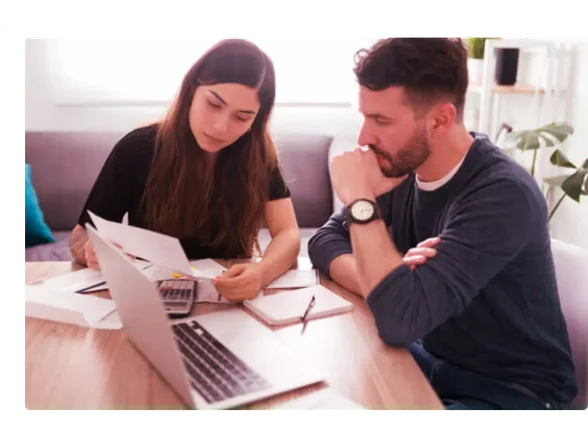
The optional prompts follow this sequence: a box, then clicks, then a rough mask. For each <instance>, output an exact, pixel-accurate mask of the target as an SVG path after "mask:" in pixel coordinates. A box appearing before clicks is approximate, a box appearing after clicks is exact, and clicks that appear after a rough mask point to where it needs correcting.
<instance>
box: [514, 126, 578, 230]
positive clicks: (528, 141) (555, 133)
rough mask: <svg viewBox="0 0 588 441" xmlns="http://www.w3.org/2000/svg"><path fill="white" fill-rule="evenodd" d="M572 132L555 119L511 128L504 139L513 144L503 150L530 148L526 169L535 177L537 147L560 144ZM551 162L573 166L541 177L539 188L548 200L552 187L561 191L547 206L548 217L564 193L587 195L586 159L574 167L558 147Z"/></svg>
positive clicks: (523, 150) (576, 195) (576, 197)
mask: <svg viewBox="0 0 588 441" xmlns="http://www.w3.org/2000/svg"><path fill="white" fill-rule="evenodd" d="M573 133H574V128H573V127H572V126H571V125H569V124H567V123H555V122H553V123H550V124H547V125H544V126H542V127H539V128H536V129H531V130H518V131H511V132H509V133H507V134H506V136H505V141H507V142H512V143H514V147H512V148H507V149H505V150H506V151H507V152H509V151H512V150H520V151H521V152H522V153H523V154H525V153H526V152H529V151H530V152H532V159H531V167H530V170H529V172H530V173H531V175H532V176H533V177H535V172H536V165H537V153H538V151H539V149H541V148H550V147H554V146H555V145H557V144H562V143H563V142H564V141H565V140H566V139H567V138H568V137H569V136H571V135H573ZM550 162H551V164H553V165H555V166H557V167H562V168H568V169H573V170H574V171H573V172H572V173H567V174H564V175H559V176H553V177H549V178H546V179H544V180H543V184H544V185H543V186H542V190H543V193H544V195H545V197H546V199H547V201H548V203H549V201H550V199H551V195H552V192H553V191H554V190H556V189H558V188H559V189H561V190H562V191H563V194H562V195H561V196H560V197H559V199H558V200H557V202H556V203H555V204H554V205H553V207H552V208H550V211H549V219H551V218H552V217H553V215H554V214H555V211H556V210H557V209H558V208H559V206H560V205H561V203H562V202H563V200H564V199H565V197H566V196H567V197H569V198H571V199H573V200H575V201H576V202H580V196H581V195H588V158H587V159H586V160H584V162H583V164H582V165H581V166H580V167H576V165H574V164H573V163H572V162H571V161H570V160H569V159H568V158H567V157H566V156H565V155H564V153H563V152H562V151H561V150H560V149H556V150H555V151H554V152H553V153H552V154H551V156H550Z"/></svg>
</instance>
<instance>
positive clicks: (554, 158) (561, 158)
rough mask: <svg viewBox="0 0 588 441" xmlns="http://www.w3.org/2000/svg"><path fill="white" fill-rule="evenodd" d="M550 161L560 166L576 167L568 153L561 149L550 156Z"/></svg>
mask: <svg viewBox="0 0 588 441" xmlns="http://www.w3.org/2000/svg"><path fill="white" fill-rule="evenodd" d="M549 161H550V162H551V163H552V164H553V165H557V166H558V167H566V168H576V166H575V165H574V164H572V163H571V162H570V160H569V159H568V158H567V157H566V155H564V154H563V153H562V152H561V150H559V149H557V150H556V151H555V152H553V154H552V155H551V157H550V158H549Z"/></svg>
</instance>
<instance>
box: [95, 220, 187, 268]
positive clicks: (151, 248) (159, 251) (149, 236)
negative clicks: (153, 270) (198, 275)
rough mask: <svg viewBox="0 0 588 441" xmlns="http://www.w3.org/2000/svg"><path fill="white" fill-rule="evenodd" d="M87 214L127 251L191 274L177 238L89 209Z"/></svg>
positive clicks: (159, 265) (104, 235) (103, 232)
mask: <svg viewBox="0 0 588 441" xmlns="http://www.w3.org/2000/svg"><path fill="white" fill-rule="evenodd" d="M88 213H89V214H90V217H91V218H92V221H93V222H94V225H95V226H96V229H97V230H98V231H99V232H100V234H101V235H102V236H103V237H104V238H106V239H107V240H109V241H111V242H113V243H115V244H117V245H118V246H120V247H121V248H122V250H123V251H124V252H125V253H127V254H131V255H133V256H136V257H140V258H142V259H145V260H148V261H149V262H151V263H154V264H155V265H157V266H158V267H160V268H166V269H169V270H172V271H175V272H178V273H180V274H182V275H185V276H191V275H192V269H191V268H190V263H189V262H188V258H187V257H186V253H184V249H183V248H182V245H181V244H180V241H179V240H178V239H177V238H175V237H171V236H167V235H165V234H161V233H156V232H154V231H150V230H146V229H143V228H138V227H134V226H131V225H126V224H121V223H118V222H112V221H108V220H105V219H102V218H101V217H100V216H97V215H95V214H94V213H92V212H90V211H88Z"/></svg>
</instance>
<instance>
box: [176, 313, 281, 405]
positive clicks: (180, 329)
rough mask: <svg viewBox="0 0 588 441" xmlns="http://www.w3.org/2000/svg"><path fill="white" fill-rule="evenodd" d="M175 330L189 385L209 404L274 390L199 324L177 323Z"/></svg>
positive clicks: (193, 322)
mask: <svg viewBox="0 0 588 441" xmlns="http://www.w3.org/2000/svg"><path fill="white" fill-rule="evenodd" d="M172 329H173V331H174V334H175V336H176V339H177V341H178V343H179V347H180V351H181V352H182V355H183V359H184V365H185V366H186V370H187V371H188V374H189V375H190V378H191V381H190V383H191V384H192V387H193V388H194V389H196V390H197V391H198V393H199V394H200V395H202V397H203V398H204V399H205V400H206V401H207V402H209V403H211V404H212V403H216V402H218V401H224V400H226V399H228V398H234V397H237V396H239V395H246V394H250V393H252V392H259V391H261V390H264V389H269V388H270V387H271V384H270V383H269V382H268V381H267V380H265V379H264V378H263V377H261V376H260V375H259V374H258V373H256V372H255V371H254V370H253V369H251V368H250V367H248V366H247V365H246V364H245V363H243V362H242V361H241V360H239V359H238V358H237V357H236V356H235V355H234V354H233V353H232V352H231V351H229V350H228V349H227V348H226V347H225V346H224V345H223V344H222V343H220V342H219V341H218V340H217V339H216V338H214V337H213V336H212V335H211V334H209V333H208V332H206V330H205V329H204V328H202V326H200V325H199V324H198V323H197V322H196V321H191V322H184V323H178V324H175V325H172Z"/></svg>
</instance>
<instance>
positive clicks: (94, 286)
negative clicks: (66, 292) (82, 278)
mask: <svg viewBox="0 0 588 441" xmlns="http://www.w3.org/2000/svg"><path fill="white" fill-rule="evenodd" d="M102 285H106V282H99V283H96V284H94V285H91V286H86V287H85V288H82V289H78V290H77V291H76V294H86V293H87V292H88V291H89V290H90V289H93V288H97V287H99V286H102Z"/></svg>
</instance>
